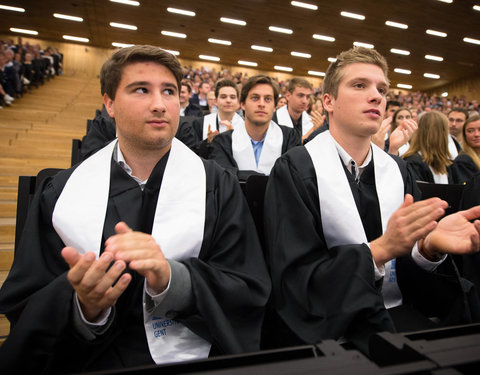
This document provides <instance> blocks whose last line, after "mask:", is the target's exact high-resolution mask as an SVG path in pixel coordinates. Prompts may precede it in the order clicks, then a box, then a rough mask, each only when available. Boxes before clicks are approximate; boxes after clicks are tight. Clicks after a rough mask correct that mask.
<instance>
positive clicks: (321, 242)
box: [265, 47, 480, 346]
mask: <svg viewBox="0 0 480 375" xmlns="http://www.w3.org/2000/svg"><path fill="white" fill-rule="evenodd" d="M387 73H388V67H387V63H386V61H385V59H384V58H383V57H382V56H381V55H380V54H379V53H378V52H376V51H375V50H370V49H366V48H360V47H358V48H353V49H351V50H349V51H345V52H342V53H341V54H340V55H339V56H338V57H337V60H336V62H334V63H332V64H331V65H330V67H329V69H328V71H327V74H326V77H325V80H324V84H323V97H322V99H323V104H324V108H325V111H326V112H327V114H328V120H329V125H330V129H329V131H325V132H323V133H321V134H319V135H317V136H316V137H315V138H314V139H313V140H311V141H310V142H309V143H308V144H307V145H306V146H305V147H297V148H294V149H292V150H290V151H288V152H287V153H286V154H285V155H283V156H282V157H280V158H279V159H278V160H277V163H276V164H275V166H274V168H273V170H272V173H271V175H270V178H269V182H268V186H267V191H266V196H265V228H266V242H267V247H268V251H267V253H268V255H267V260H268V262H269V266H270V272H271V276H272V285H273V303H274V306H275V308H276V309H277V312H278V315H279V326H278V327H277V331H276V332H275V334H276V337H275V339H276V341H277V344H283V345H287V344H290V345H292V344H300V343H315V342H318V341H320V340H323V339H339V338H345V339H347V340H353V341H355V342H357V344H363V345H365V346H366V342H367V341H368V337H369V334H371V333H373V332H377V331H383V330H393V329H394V325H393V323H392V319H391V316H392V315H394V311H393V310H392V308H395V307H399V306H406V305H412V306H414V307H415V308H416V309H418V310H420V311H421V312H422V313H423V314H424V315H426V316H428V317H429V316H436V317H439V318H440V319H445V320H448V319H455V318H456V319H457V320H456V321H457V322H459V321H460V320H461V317H463V315H462V313H463V311H460V312H459V311H456V313H457V315H454V316H452V314H455V313H452V311H451V309H452V308H455V307H457V308H458V309H459V310H461V308H462V307H463V304H462V303H463V301H464V300H463V297H464V296H463V294H462V293H461V290H462V288H461V287H460V282H459V281H458V280H456V279H455V276H453V277H451V273H453V271H452V265H451V259H450V257H448V256H447V255H446V254H447V253H468V252H472V251H478V250H479V248H480V240H479V234H480V221H478V220H476V221H475V222H474V223H471V222H470V220H473V219H475V218H477V217H479V216H480V206H479V207H475V208H472V209H470V210H468V211H464V212H461V213H457V214H453V215H450V216H447V217H446V218H444V219H442V220H441V221H440V222H439V223H437V221H436V220H438V219H439V218H440V217H442V215H443V214H444V212H445V209H446V208H447V203H446V202H444V201H441V200H440V199H438V198H432V199H428V200H424V201H420V202H415V203H414V199H413V196H412V194H413V195H414V196H416V195H417V193H418V189H417V187H416V183H415V181H414V180H413V179H412V176H411V174H410V172H409V171H408V170H407V168H406V166H405V163H404V162H403V161H402V160H401V159H399V158H398V157H393V156H391V155H388V154H386V153H385V152H384V151H383V150H381V149H380V148H378V147H376V146H375V145H373V144H372V143H371V137H372V135H373V134H375V133H376V132H377V131H378V128H379V127H380V124H381V122H382V120H383V118H384V111H385V104H386V94H387V90H388V86H389V82H388V78H387ZM406 274H408V277H406V276H405V275H406ZM397 280H398V282H397ZM452 280H456V281H454V282H453V283H454V284H455V287H453V288H452V286H451V283H452ZM386 308H388V309H390V310H389V312H387V310H386ZM407 314H408V313H406V312H405V313H401V314H400V319H399V320H395V324H396V327H397V328H399V329H402V328H403V327H402V326H400V323H402V324H406V325H409V324H410V325H409V327H410V328H411V327H412V326H415V328H418V326H419V325H418V324H417V323H418V322H417V321H416V319H415V318H414V319H410V321H409V322H406V321H404V320H408V319H407ZM412 314H413V312H412ZM418 315H420V314H418ZM425 320H426V321H428V320H427V319H425ZM451 322H452V321H451ZM274 336H275V335H274Z"/></svg>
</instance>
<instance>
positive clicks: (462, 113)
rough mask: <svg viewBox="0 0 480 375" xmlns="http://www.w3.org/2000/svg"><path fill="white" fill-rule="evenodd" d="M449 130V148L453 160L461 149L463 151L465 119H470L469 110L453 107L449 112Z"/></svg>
mask: <svg viewBox="0 0 480 375" xmlns="http://www.w3.org/2000/svg"><path fill="white" fill-rule="evenodd" d="M447 117H448V130H449V132H450V138H449V141H448V149H449V150H450V154H451V155H452V160H453V159H455V158H456V157H457V155H458V153H459V152H460V151H462V144H463V142H464V138H463V137H462V134H463V127H464V125H465V121H467V119H468V112H467V111H466V110H464V109H462V108H453V109H452V110H451V111H450V112H448V115H447Z"/></svg>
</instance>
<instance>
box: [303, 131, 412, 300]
mask: <svg viewBox="0 0 480 375" xmlns="http://www.w3.org/2000/svg"><path fill="white" fill-rule="evenodd" d="M305 147H306V149H307V151H308V152H309V154H310V156H311V158H312V162H313V165H314V168H315V173H316V176H317V185H318V191H319V192H321V193H320V194H319V203H320V214H321V217H322V227H323V233H324V235H325V241H326V242H327V246H328V248H332V247H335V246H340V245H349V244H359V243H365V244H366V243H367V242H368V241H367V236H366V234H365V230H364V228H363V224H362V220H361V219H360V214H359V213H358V209H357V205H356V204H355V200H354V198H353V194H352V190H351V189H350V186H349V183H348V180H347V177H346V175H345V170H344V168H343V166H342V161H341V159H340V158H339V156H338V151H337V148H336V146H335V144H334V141H333V138H332V136H331V134H330V131H325V132H323V133H322V134H319V135H318V136H317V137H315V138H314V139H313V140H312V141H311V142H309V143H308V144H307V145H306V146H305ZM371 147H372V153H373V155H372V158H373V161H374V170H375V185H376V190H377V196H378V202H379V206H380V215H381V221H382V232H385V229H386V227H387V224H388V219H389V218H390V216H392V214H393V213H394V212H395V211H396V210H397V209H398V208H399V207H400V206H401V205H402V203H403V194H404V183H403V178H402V175H401V173H400V170H399V168H398V164H397V163H396V162H395V161H394V160H393V159H392V158H391V157H390V156H389V155H388V154H386V153H385V152H383V151H382V150H381V149H380V148H378V147H377V146H375V145H374V144H372V146H371ZM347 218H348V219H347ZM392 272H395V266H394V264H392V262H391V261H390V262H387V263H386V264H385V275H386V276H385V278H384V287H383V289H382V292H383V294H384V296H385V305H386V307H387V308H390V307H393V306H397V305H400V304H401V303H402V298H401V293H400V290H399V288H398V285H397V284H396V282H395V283H391V282H389V279H390V274H391V273H392Z"/></svg>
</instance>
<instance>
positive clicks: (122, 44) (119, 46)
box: [112, 42, 135, 48]
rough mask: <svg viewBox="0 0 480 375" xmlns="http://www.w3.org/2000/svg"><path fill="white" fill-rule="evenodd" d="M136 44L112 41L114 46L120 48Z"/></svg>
mask: <svg viewBox="0 0 480 375" xmlns="http://www.w3.org/2000/svg"><path fill="white" fill-rule="evenodd" d="M134 45H135V44H128V43H120V42H112V46H114V47H118V48H127V47H133V46H134Z"/></svg>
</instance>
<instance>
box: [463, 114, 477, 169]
mask: <svg viewBox="0 0 480 375" xmlns="http://www.w3.org/2000/svg"><path fill="white" fill-rule="evenodd" d="M478 120H480V115H473V116H471V117H469V118H468V119H467V121H465V125H463V129H462V133H463V144H462V146H463V149H462V151H460V153H461V154H467V155H468V156H470V157H471V158H472V160H473V162H474V163H475V165H476V166H477V168H478V169H480V156H479V155H478V153H477V152H476V151H475V150H474V149H473V148H472V146H470V145H469V144H468V143H467V137H466V134H467V125H468V124H470V123H471V122H475V121H478Z"/></svg>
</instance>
